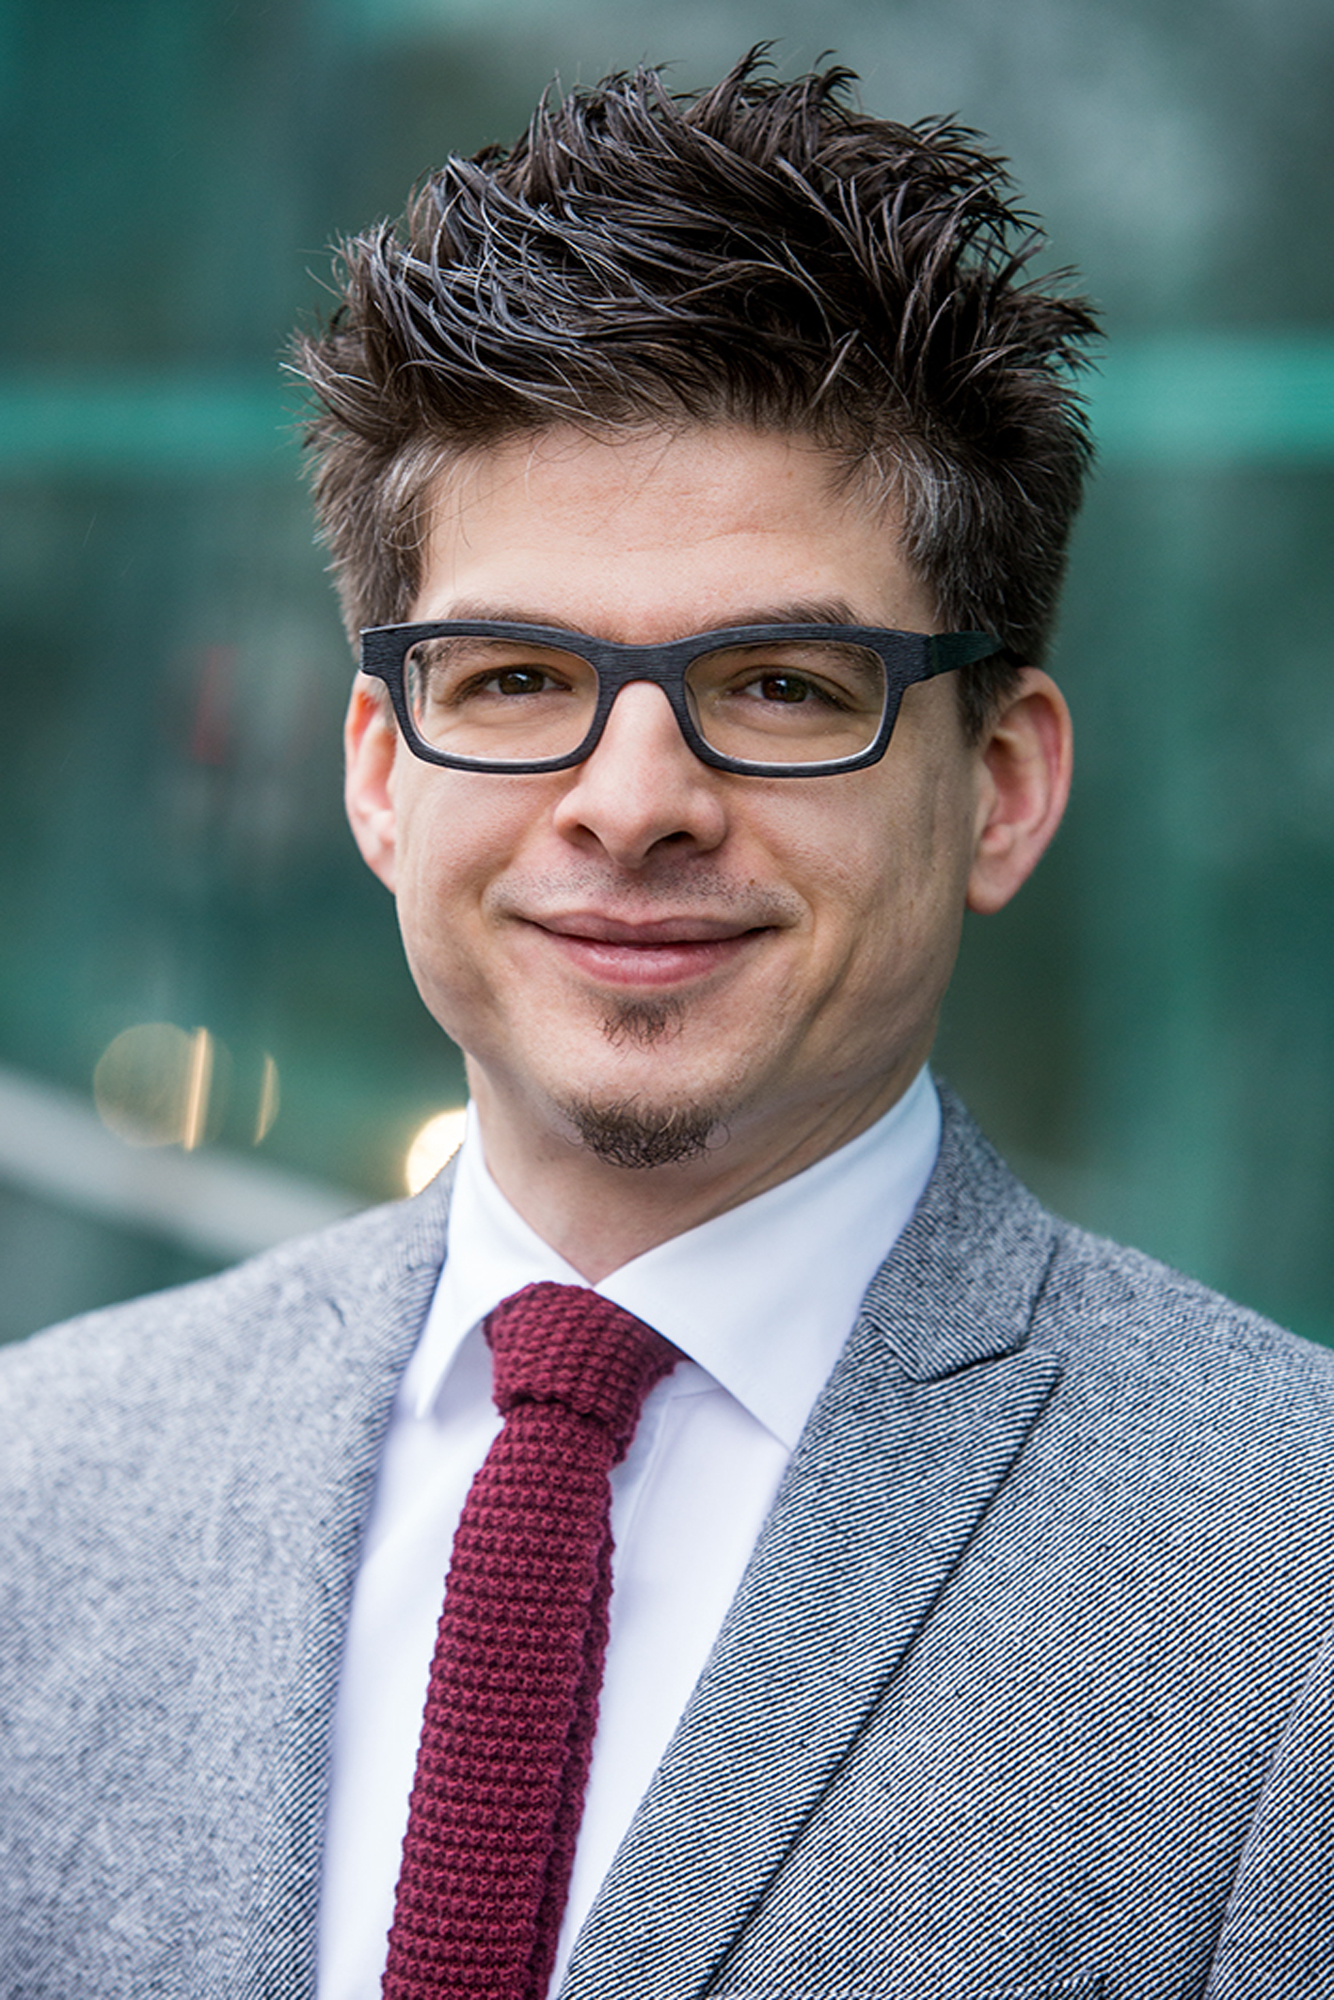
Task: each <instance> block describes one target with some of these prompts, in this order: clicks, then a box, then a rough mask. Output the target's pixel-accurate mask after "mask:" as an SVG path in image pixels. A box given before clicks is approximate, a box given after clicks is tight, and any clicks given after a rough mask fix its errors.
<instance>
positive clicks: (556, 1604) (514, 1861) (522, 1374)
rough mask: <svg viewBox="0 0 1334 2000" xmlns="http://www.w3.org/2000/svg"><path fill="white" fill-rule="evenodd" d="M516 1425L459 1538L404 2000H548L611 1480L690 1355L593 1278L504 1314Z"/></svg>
mask: <svg viewBox="0 0 1334 2000" xmlns="http://www.w3.org/2000/svg"><path fill="white" fill-rule="evenodd" d="M486 1333H487V1338H488V1339H489V1341H490V1342H491V1348H492V1353H493V1357H494V1359H493V1371H494V1393H495V1399H496V1405H497V1408H498V1409H499V1410H500V1413H501V1415H502V1416H503V1417H504V1419H505V1425H504V1429H503V1430H502V1431H501V1432H500V1435H499V1436H498V1437H497V1438H496V1439H495V1441H494V1443H493V1444H492V1446H491V1449H490V1451H489V1452H488V1453H487V1456H486V1460H485V1462H484V1464H483V1465H482V1468H481V1470H480V1471H479V1472H478V1474H477V1476H476V1478H475V1479H474V1480H473V1483H472V1487H471V1489H470V1491H469V1493H468V1499H467V1503H466V1505H465V1506H464V1509H463V1514H462V1516H461V1518H460V1520H459V1525H458V1532H457V1534H456V1535H455V1537H454V1552H453V1555H452V1557H451V1558H450V1565H449V1581H448V1584H447V1586H446V1590H445V1608H444V1610H443V1611H442V1612H441V1614H440V1626H439V1630H438V1631H437V1633H436V1641H435V1657H434V1659H433V1660H432V1662H431V1680H430V1686H429V1688H428V1690H427V1695H426V1715H425V1718H424V1720H423V1722H422V1734H421V1745H420V1748H419V1749H418V1752H417V1777H416V1782H415V1784H414V1785H413V1789H412V1805H411V1810H410V1812H409V1815H408V1830H407V1834H406V1835H405V1837H404V1841H403V1865H402V1868H401V1870H400V1873H399V1878H398V1900H397V1903H396V1906H395V1909H394V1922H393V1927H392V1929H391V1930H390V1933H389V1959H388V1963H387V1964H386V1966H385V1974H384V1984H383V1988H382V1993H383V1996H384V2000H442V1996H445V1995H448V1996H449V2000H464V1996H467V1995H485V1996H486V2000H542V1996H543V1994H544V1993H545V1991H546V1987H547V1982H548V1981H549V1979H550V1977H551V1967H552V1962H553V1960H554V1958H555V1954H556V1942H557V1938H558V1936H559V1934H560V1922H561V1916H562V1913H563V1911H564V1908H565V1894H566V1890H567V1889H568V1887H569V1881H570V1867H571V1863H572V1862H573V1860H574V1844H575V1836H576V1835H577V1833H578V1831H579V1819H580V1815H581V1813H582V1811H583V1803H584V1786H585V1784H586V1782H587V1779H588V1764H589V1757H590V1755H591V1752H592V1748H593V1732H594V1729H595V1727H596V1723H597V1706H598V1689H599V1687H600V1686H601V1683H602V1661H603V1655H604V1654H605V1652H606V1647H607V1606H608V1602H609V1600H610V1597H611V1520H610V1515H611V1489H610V1486H609V1484H608V1474H609V1473H610V1471H611V1469H612V1467H613V1466H614V1465H616V1464H618V1463H619V1461H620V1460H621V1459H622V1458H624V1456H625V1453H626V1451H627V1449H628V1447H629V1444H630V1440H631V1438H632V1437H633V1436H634V1431H635V1425H636V1424H637V1423H638V1421H639V1412H640V1409H641V1407H642V1405H643V1401H644V1398H645V1396H646V1395H647V1394H648V1392H649V1390H650V1389H651V1388H652V1387H653V1385H654V1383H655V1382H658V1381H660V1380H661V1378H662V1377H663V1376H664V1375H666V1374H668V1373H669V1372H670V1370H671V1368H672V1367H673V1366H674V1364H675V1362H676V1361H677V1359H678V1355H677V1351H676V1349H675V1348H674V1347H671V1346H669V1344H668V1343H667V1342H666V1341H665V1340H663V1339H662V1337H661V1336H660V1335H659V1334H656V1333H654V1332H653V1330H652V1328H650V1327H647V1326H645V1325H643V1323H642V1322H641V1321H640V1320H637V1319H635V1318H634V1317H633V1315H632V1314H630V1313H628V1312H625V1311H624V1310H623V1309H622V1308H621V1307H620V1306H618V1305H613V1304H612V1302H611V1300H610V1299H604V1298H602V1297H601V1296H600V1294H599V1293H597V1292H590V1291H585V1290H584V1289H583V1288H582V1287H581V1286H578V1285H546V1284H544V1285H528V1286H526V1287H525V1288H524V1290H523V1291H521V1292H516V1293H515V1294H514V1296H513V1298H509V1299H506V1300H504V1301H503V1303H502V1304H500V1305H498V1306H497V1307H496V1309H495V1311H494V1312H493V1313H492V1314H491V1317H490V1319H489V1320H488V1321H487V1323H486Z"/></svg>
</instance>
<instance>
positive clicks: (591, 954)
mask: <svg viewBox="0 0 1334 2000" xmlns="http://www.w3.org/2000/svg"><path fill="white" fill-rule="evenodd" d="M526 921H527V922H528V923H529V924H531V926H532V927H533V929H534V930H536V931H539V932H540V933H541V934H542V935H543V936H545V937H547V938H549V939H550V940H551V941H552V943H553V944H554V945H555V947H556V949H557V951H558V952H559V953H560V955H561V957H562V958H563V959H564V960H565V962H566V963H567V964H569V965H570V966H571V967H572V968H573V969H577V970H578V971H579V972H581V973H582V974H583V975H584V976H585V977H586V978H591V979H594V980H596V981H598V982H599V983H601V984H604V985H612V986H658V987H661V986H676V985H680V984H682V983H684V982H686V981H688V980H692V979H700V978H703V977H706V976H707V975H708V974H710V973H713V972H717V971H719V970H721V969H722V968H723V967H725V966H727V965H730V964H731V963H732V962H733V961H734V960H735V959H736V958H738V957H740V956H741V955H742V954H744V953H745V952H747V951H749V950H751V949H752V948H753V946H754V944H755V943H756V941H757V940H758V939H760V938H762V937H765V936H767V935H769V934H770V932H771V928H772V927H771V926H769V925H748V924H739V923H738V922H737V921H736V919H735V918H734V917H733V918H722V917H718V918H710V917H700V916H693V915H692V916H681V917H654V918H650V919H647V920H645V921H644V922H642V923H630V922H627V921H626V920H625V919H624V918H621V917H609V916H606V915H604V914H602V913H601V912H598V911H589V910H580V911H566V912H562V913H560V914H559V915H553V916H544V917H536V918H528V919H527V920H526Z"/></svg>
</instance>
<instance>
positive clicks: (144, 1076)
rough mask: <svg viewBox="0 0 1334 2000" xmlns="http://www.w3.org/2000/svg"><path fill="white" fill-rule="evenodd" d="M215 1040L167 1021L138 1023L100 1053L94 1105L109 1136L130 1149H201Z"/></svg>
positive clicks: (94, 1076) (202, 1029)
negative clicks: (188, 1147)
mask: <svg viewBox="0 0 1334 2000" xmlns="http://www.w3.org/2000/svg"><path fill="white" fill-rule="evenodd" d="M212 1043H213V1038H212V1036H211V1035H210V1034H209V1032H208V1030H207V1029H206V1028H197V1029H196V1030H195V1032H194V1034H192V1035H188V1034H187V1033H186V1031H185V1029H184V1028H178V1027H176V1026H175V1024H174V1023H173V1022H171V1021H141V1022H139V1023H138V1025H137V1026H135V1027H133V1028H126V1029H125V1030H124V1032H123V1033H122V1034H119V1035H117V1036H116V1039H115V1040H114V1041H113V1042H112V1043H111V1044H110V1045H109V1046H108V1047H107V1048H106V1049H104V1050H103V1052H102V1056H101V1058H100V1060H99V1062H98V1065H97V1068H96V1069H95V1070H94V1071H93V1099H94V1102H95V1103H96V1105H97V1110H98V1116H99V1117H100V1118H101V1120H102V1123H103V1124H104V1125H105V1126H106V1127H107V1129H108V1130H109V1131H112V1132H114V1133H115V1134H116V1136H117V1138H119V1139H124V1140H125V1141H126V1143H127V1144H128V1145H131V1146H190V1147H194V1146H197V1145H198V1144H199V1140H200V1137H201V1135H202V1132H203V1124H204V1120H205V1119H206V1117H207V1115H208V1093H209V1088H210V1085H211V1083H212V1078H213V1046H212Z"/></svg>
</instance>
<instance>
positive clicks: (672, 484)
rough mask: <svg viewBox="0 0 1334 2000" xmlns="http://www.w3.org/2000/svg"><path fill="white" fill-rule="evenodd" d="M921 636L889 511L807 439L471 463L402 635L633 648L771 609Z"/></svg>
mask: <svg viewBox="0 0 1334 2000" xmlns="http://www.w3.org/2000/svg"><path fill="white" fill-rule="evenodd" d="M799 604H809V605H811V606H812V607H815V610H813V613H812V615H816V611H818V612H820V613H828V611H829V610H831V609H832V608H834V607H839V609H840V611H841V613H842V614H843V616H844V617H845V618H846V620H847V622H856V623H865V624H880V625H896V626H899V627H902V628H905V629H909V630H918V631H921V630H929V629H931V626H932V624H933V622H934V620H933V607H932V603H931V598H930V594H929V592H928V591H927V590H926V588H925V586H924V585H923V584H922V583H921V581H920V580H919V579H918V578H917V576H916V574H915V573H914V571H913V570H912V569H911V567H910V565H909V564H908V562H907V560H906V557H905V556H904V554H903V551H902V546H901V542H900V537H899V531H898V521H897V518H896V514H895V512H894V509H893V508H892V506H888V505H876V506H873V505H872V504H871V503H870V502H869V500H867V499H866V498H865V497H864V496H862V495H861V494H858V493H856V492H847V491H845V490H843V482H842V479H841V467H840V465H839V463H838V462H837V461H836V460H835V459H834V458H833V457H832V456H831V455H830V454H828V453H827V452H824V451H822V450H821V449H819V448H818V447H817V446H815V445H814V444H812V443H810V442H809V441H808V440H806V439H804V438H801V437H793V436H789V435H778V434H775V433H772V432H763V431H751V430H745V429H742V428H740V427H733V426H718V427H713V428H698V429H689V430H685V431H681V432H672V433H666V432H659V431H654V432H646V433H640V434H636V435H634V436H631V437H617V438H614V439H610V438H605V437H600V436H598V437H591V436H589V435H587V434H585V433H582V432H578V431H574V430H551V431H546V432H542V433H540V434H539V435H537V436H535V437H531V438H523V439H516V440H512V441H509V442H507V443H505V444H502V445H497V446H492V447H488V448H486V449H484V450H478V451H475V452H471V453H469V454H467V455H466V456H464V457H462V458H460V459H458V460H457V461H455V462H454V463H453V464H451V465H450V467H449V468H448V469H447V470H446V471H444V472H443V473H442V474H441V476H440V477H439V479H438V480H437V482H436V484H435V487H434V489H433V490H432V493H431V495H430V500H429V506H428V522H427V535H426V540H425V547H424V558H423V565H422V575H421V584H420V589H419V591H418V595H417V599H416V602H415V604H414V606H413V608H412V614H411V615H412V616H413V617H414V618H445V617H482V616H493V617H509V618H525V619H528V620H531V621H536V622H543V621H552V622H559V623H565V624H571V625H575V626H578V627H580V628H581V629H584V630H588V631H593V632H596V633H598V634H599V635H600V636H602V637H605V638H610V639H622V640H625V641H627V642H629V643H646V642H650V641H653V640H656V639H665V638H671V637H677V636H680V635H681V634H683V633H686V632H691V631H698V630H700V629H702V628H703V627H705V626H709V625H723V624H730V623H746V622H760V621H762V620H763V619H765V618H766V617H768V616H770V615H772V613H773V612H774V610H775V609H776V608H777V607H780V606H782V607H789V608H790V607H791V606H793V605H799Z"/></svg>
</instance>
